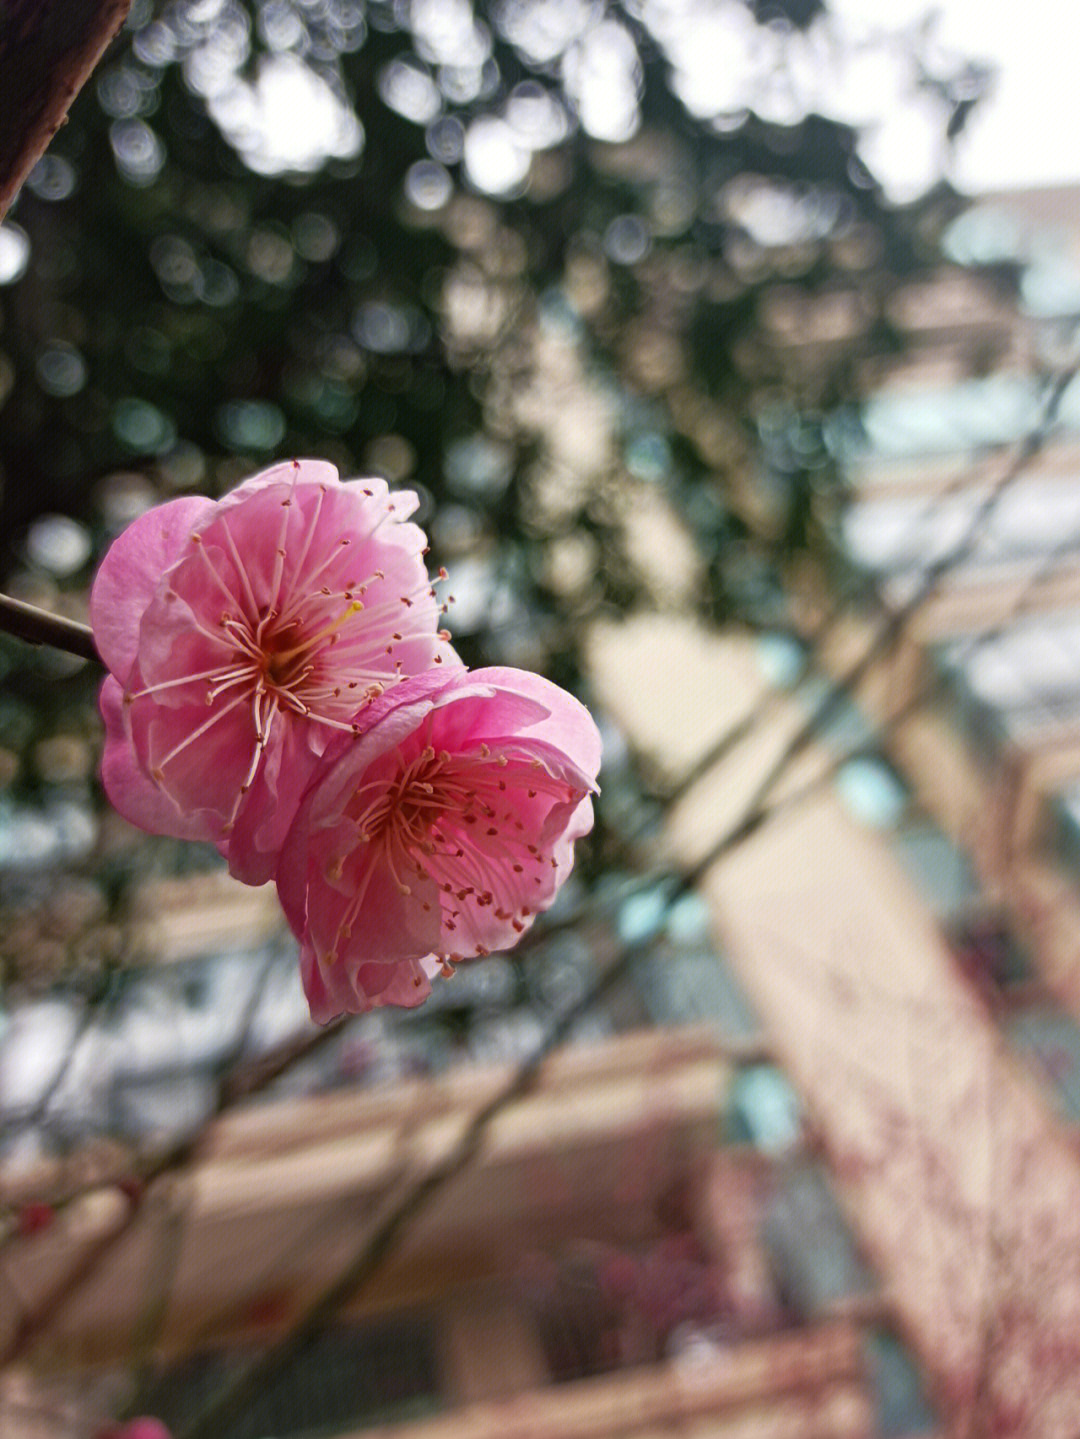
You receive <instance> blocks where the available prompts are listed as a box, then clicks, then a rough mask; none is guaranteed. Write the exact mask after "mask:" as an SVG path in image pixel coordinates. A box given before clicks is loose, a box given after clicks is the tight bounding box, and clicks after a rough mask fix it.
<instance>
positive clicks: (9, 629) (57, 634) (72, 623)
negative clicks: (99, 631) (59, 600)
mask: <svg viewBox="0 0 1080 1439" xmlns="http://www.w3.org/2000/svg"><path fill="white" fill-rule="evenodd" d="M0 630H3V631H5V632H6V633H7V634H9V635H14V636H15V638H16V639H20V640H25V641H26V642H27V644H31V645H52V647H53V649H56V650H66V651H67V652H68V654H71V655H78V656H79V658H80V659H84V660H96V661H97V662H98V663H99V664H100V662H101V656H100V655H99V654H98V652H97V646H96V645H95V644H94V634H93V631H92V630H91V628H90V626H89V625H82V624H80V623H79V622H78V620H66V619H63V618H62V617H61V616H60V615H54V614H50V612H49V611H48V610H42V609H39V608H38V607H37V605H28V604H27V603H26V602H25V600H16V599H12V597H11V596H10V595H0Z"/></svg>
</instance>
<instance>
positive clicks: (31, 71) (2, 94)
mask: <svg viewBox="0 0 1080 1439" xmlns="http://www.w3.org/2000/svg"><path fill="white" fill-rule="evenodd" d="M130 6H131V0H0V219H3V217H4V215H5V214H6V213H7V210H8V207H9V206H10V204H11V202H12V200H14V198H15V196H16V195H17V194H18V191H19V187H20V185H21V184H22V182H23V181H24V180H25V179H26V177H27V175H28V174H29V173H30V171H31V170H32V169H33V167H34V165H35V164H36V163H37V161H38V160H39V159H40V158H41V156H42V154H43V153H44V151H45V148H46V146H47V145H48V143H49V141H50V140H51V139H52V137H53V136H54V135H55V134H56V132H57V130H59V128H60V126H61V125H62V124H63V123H64V119H65V117H66V115H67V112H68V108H69V106H70V105H71V102H72V101H73V100H74V98H75V96H76V95H77V94H78V93H79V91H80V90H81V89H82V87H83V85H84V84H85V82H86V80H87V78H88V76H89V75H90V72H91V71H92V70H93V68H94V66H95V65H96V64H97V62H98V61H99V60H100V59H101V56H102V54H103V53H104V51H105V49H106V47H107V46H108V45H109V43H110V41H111V40H113V39H114V38H115V37H116V35H117V33H118V32H119V30H120V27H121V26H122V25H123V23H124V20H125V18H126V16H127V13H128V10H129V8H130Z"/></svg>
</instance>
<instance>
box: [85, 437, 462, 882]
mask: <svg viewBox="0 0 1080 1439" xmlns="http://www.w3.org/2000/svg"><path fill="white" fill-rule="evenodd" d="M415 504H416V497H415V496H414V495H412V494H411V493H408V492H406V493H404V494H401V495H398V494H396V493H392V492H390V491H389V490H388V488H387V486H386V483H385V481H382V480H370V481H355V482H350V483H349V484H347V485H343V484H341V483H340V482H339V481H338V478H337V472H336V471H335V470H334V468H333V466H332V465H328V464H326V463H324V462H323V461H318V460H310V461H309V460H299V461H292V462H289V463H286V464H282V465H276V466H274V467H273V468H272V469H270V470H267V471H265V472H263V473H262V474H261V475H256V476H253V477H252V478H251V479H250V480H248V481H246V482H245V483H244V484H242V485H240V486H239V487H238V488H237V489H236V490H234V491H233V492H232V493H231V494H229V495H227V496H226V497H225V498H224V499H223V500H221V501H219V502H217V503H213V502H211V501H208V500H199V501H193V502H187V501H184V502H180V501H177V502H175V504H174V505H166V506H163V507H161V509H159V510H156V511H150V512H148V514H147V515H145V516H143V517H141V518H140V520H139V521H137V522H136V524H135V525H134V526H132V527H131V530H130V531H125V534H124V535H123V536H121V538H120V540H119V541H118V542H117V545H116V546H114V548H113V550H111V551H110V552H109V554H108V555H107V556H106V558H105V560H104V561H103V563H102V567H101V575H100V577H99V580H98V582H97V584H96V585H95V600H94V615H95V625H96V626H97V627H98V630H99V631H100V645H101V648H102V650H103V657H104V658H105V659H106V660H107V662H108V663H109V666H110V669H111V670H112V674H113V677H114V679H115V681H116V682H118V684H119V685H120V687H121V689H122V691H123V692H124V693H125V694H126V695H127V714H126V715H125V716H124V717H123V725H122V726H120V725H118V724H114V726H113V729H112V731H111V732H110V742H109V746H108V749H107V772H108V775H109V786H110V794H111V795H113V797H114V799H116V802H117V804H118V807H119V808H120V809H121V810H122V812H123V813H124V814H126V815H127V816H128V817H129V818H130V819H132V820H133V822H135V823H137V824H141V825H142V826H143V827H144V828H147V829H150V830H152V831H161V832H165V833H169V834H176V835H181V836H183V837H188V836H189V835H190V834H191V833H193V832H195V831H197V832H198V833H200V834H201V835H206V834H210V835H211V836H212V837H213V838H214V840H215V842H216V843H217V844H218V846H219V848H220V849H221V850H222V853H223V854H225V855H226V857H227V858H228V861H229V867H230V869H231V870H232V872H233V873H234V874H235V875H237V876H238V877H239V878H241V879H243V880H245V881H246V882H248V883H262V882H264V881H265V880H266V879H267V878H269V877H270V875H271V874H272V872H273V868H274V865H275V863H276V858H277V851H278V850H279V849H280V846H281V843H282V841H283V839H284V836H285V833H286V831H287V829H288V827H289V825H290V823H291V821H292V818H293V815H294V813H295V810H296V807H297V804H298V803H299V799H300V796H301V793H302V792H303V789H304V787H305V785H306V783H307V781H308V778H309V777H310V774H311V772H312V769H313V768H314V766H315V765H316V764H317V762H318V759H319V756H320V755H321V754H322V752H323V751H324V750H325V749H326V748H327V746H328V745H329V744H330V743H331V741H333V740H335V739H337V738H339V737H341V736H346V737H349V736H351V735H352V734H354V733H356V732H359V730H361V729H362V728H363V725H364V721H363V712H364V710H365V708H366V706H367V705H368V704H369V703H370V702H371V701H372V700H373V699H374V698H377V697H378V696H379V695H380V694H382V693H383V692H384V691H386V690H389V689H392V688H393V687H395V686H396V685H397V684H398V683H399V682H400V681H401V680H402V679H404V678H407V677H409V676H412V675H415V674H418V673H421V672H423V671H425V670H428V669H430V668H435V667H437V666H445V668H446V669H447V670H448V671H449V670H450V669H452V668H454V667H455V666H456V665H457V664H459V663H460V662H459V661H458V660H457V657H456V655H454V653H453V651H452V650H451V649H450V647H449V645H448V644H447V643H446V641H445V638H443V637H440V634H439V631H438V623H439V616H440V613H441V612H440V607H439V604H438V601H437V600H436V598H435V595H434V592H433V590H432V588H431V584H430V581H429V579H428V576H427V571H426V567H425V564H424V558H423V555H424V550H425V548H426V542H425V536H424V534H423V531H422V530H420V529H419V528H418V527H417V526H416V525H413V524H410V523H408V522H407V520H406V517H407V516H408V515H409V514H410V513H412V511H413V509H414V508H415ZM155 516H160V517H162V522H161V523H160V524H159V525H157V528H155V524H156V521H155ZM113 611H115V612H116V613H115V614H113ZM112 704H113V701H112V700H110V706H112ZM125 744H126V745H127V746H128V747H129V748H130V749H131V751H132V753H131V755H130V757H124V756H123V755H122V754H121V749H122V748H123V746H124V745H125ZM122 788H123V789H125V790H126V793H124V794H123V795H122V796H119V792H120V790H121V789H122ZM117 796H119V798H117Z"/></svg>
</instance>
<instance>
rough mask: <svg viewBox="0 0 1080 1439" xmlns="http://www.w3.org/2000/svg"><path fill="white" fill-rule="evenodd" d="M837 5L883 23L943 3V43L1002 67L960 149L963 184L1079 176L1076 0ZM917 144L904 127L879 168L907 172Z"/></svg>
mask: <svg viewBox="0 0 1080 1439" xmlns="http://www.w3.org/2000/svg"><path fill="white" fill-rule="evenodd" d="M830 9H831V10H833V11H834V12H837V13H838V14H840V15H843V16H850V17H851V18H852V19H853V20H855V19H857V20H858V21H868V22H872V23H874V22H876V23H880V24H881V25H882V26H883V27H885V28H893V27H895V26H897V25H900V24H902V23H904V21H905V20H908V19H915V18H917V17H919V16H922V15H924V14H926V13H927V11H929V10H932V9H936V10H937V11H938V12H939V15H940V19H939V26H938V32H937V33H938V35H939V36H940V39H941V41H942V43H943V44H945V45H947V46H949V47H950V48H955V49H956V50H958V51H960V52H961V53H962V54H965V55H967V56H969V57H970V58H972V59H984V60H989V61H992V62H995V63H996V64H997V65H998V66H999V67H1000V68H999V76H998V82H997V86H996V89H995V93H994V95H993V97H992V98H991V99H990V100H988V101H986V102H984V104H983V105H981V106H980V107H979V108H978V110H977V111H976V113H975V115H974V116H973V117H972V119H971V120H970V121H969V124H968V130H967V133H966V134H965V135H964V136H963V137H962V140H961V143H960V145H959V147H958V152H957V163H956V166H955V169H954V171H953V175H952V178H953V180H954V182H955V183H956V184H957V186H958V187H959V188H960V189H962V190H965V191H968V192H971V193H979V192H981V191H986V190H998V189H1012V188H1016V187H1028V186H1035V185H1059V184H1069V183H1072V182H1074V181H1080V88H1078V86H1077V79H1076V72H1077V64H1078V58H1077V57H1078V51H1080V44H1078V42H1080V8H1076V7H1074V5H1073V4H1072V3H1070V0H938V3H937V4H936V5H935V4H934V3H933V0H831V3H830ZM911 149H912V147H911V146H910V144H908V142H907V140H906V139H905V137H904V135H903V134H902V132H901V131H900V130H899V129H897V131H896V133H895V136H894V137H891V143H890V144H889V146H888V153H887V154H886V155H885V156H884V157H882V156H879V157H878V158H877V169H878V172H881V171H884V170H887V169H889V168H895V170H896V171H897V173H901V172H902V171H903V169H904V165H905V160H906V158H907V157H909V156H910V155H911Z"/></svg>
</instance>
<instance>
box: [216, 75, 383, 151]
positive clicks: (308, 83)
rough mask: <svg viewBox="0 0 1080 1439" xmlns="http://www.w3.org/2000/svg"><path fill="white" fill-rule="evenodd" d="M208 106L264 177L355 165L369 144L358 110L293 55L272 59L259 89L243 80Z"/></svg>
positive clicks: (236, 80)
mask: <svg viewBox="0 0 1080 1439" xmlns="http://www.w3.org/2000/svg"><path fill="white" fill-rule="evenodd" d="M206 103H207V108H208V109H209V111H210V114H211V116H212V117H213V119H214V122H215V123H216V124H217V125H218V126H219V127H220V129H221V132H222V134H223V135H224V136H225V138H226V139H227V140H228V141H229V143H230V145H232V146H233V147H234V148H235V149H236V150H238V151H239V153H240V154H241V156H242V157H243V160H244V163H245V164H246V165H247V166H248V167H249V168H250V169H252V170H254V171H256V172H257V173H258V174H260V175H280V174H285V173H288V172H289V171H293V172H301V173H304V174H310V173H313V172H314V171H316V170H319V169H321V167H322V166H323V165H324V164H325V163H326V161H327V160H331V159H335V160H349V159H352V158H353V156H355V155H358V154H359V153H360V150H361V147H362V146H363V143H364V131H363V128H362V126H361V124H360V121H359V120H358V119H357V118H356V116H355V115H354V114H353V112H352V110H350V109H349V107H348V106H347V105H345V104H344V103H343V102H342V101H341V100H340V99H338V97H337V96H336V95H335V94H334V92H333V91H332V90H331V88H330V86H329V85H328V84H327V83H326V81H325V80H324V79H323V78H322V76H321V75H318V74H316V73H315V71H314V70H312V69H310V68H309V67H308V66H307V65H305V64H304V62H303V61H302V60H300V59H298V58H297V57H295V56H292V55H274V56H270V57H267V58H266V59H264V60H263V61H262V62H261V63H260V66H259V72H258V75H257V77H256V79H255V81H254V83H253V84H252V83H249V82H248V81H246V80H243V79H240V78H239V77H238V76H237V77H235V78H234V80H233V82H232V83H231V84H230V85H228V86H227V87H226V88H224V89H222V90H221V91H219V92H218V93H217V94H214V95H210V96H208V97H207V102H206Z"/></svg>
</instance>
